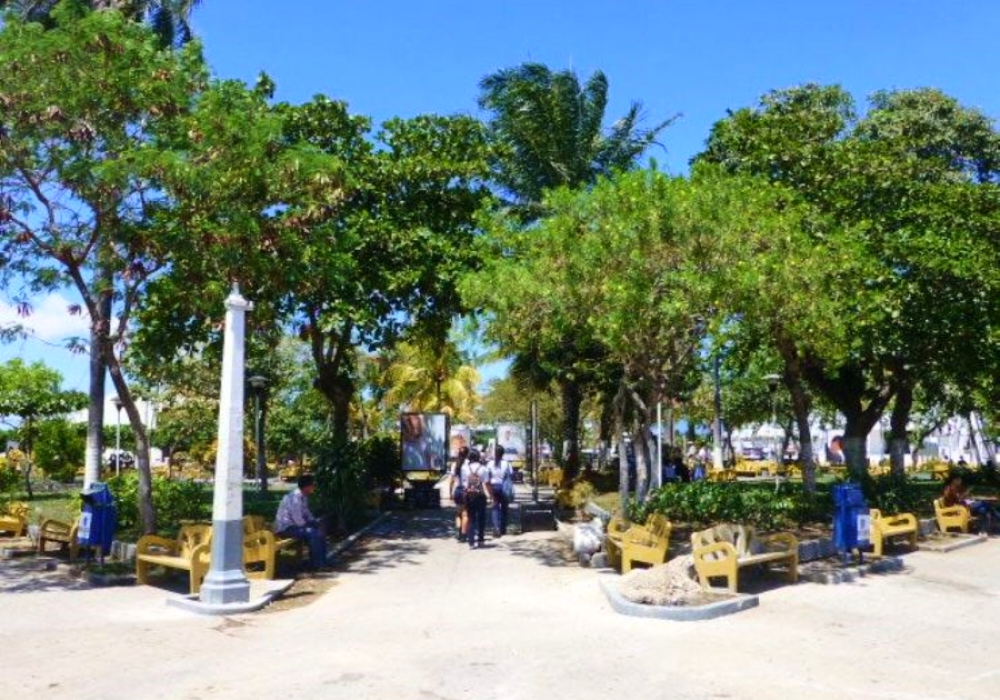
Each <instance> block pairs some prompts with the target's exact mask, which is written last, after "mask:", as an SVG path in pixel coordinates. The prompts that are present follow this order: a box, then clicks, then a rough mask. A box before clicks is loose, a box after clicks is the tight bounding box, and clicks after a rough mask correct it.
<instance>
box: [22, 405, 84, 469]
mask: <svg viewBox="0 0 1000 700" xmlns="http://www.w3.org/2000/svg"><path fill="white" fill-rule="evenodd" d="M86 430H87V426H86V425H79V426H76V425H71V424H70V423H67V422H66V421H64V420H47V421H44V422H43V423H40V424H39V426H38V437H37V438H36V439H35V447H34V457H35V464H36V465H37V466H38V467H39V468H40V469H42V470H43V471H44V472H45V474H46V475H47V476H48V477H49V478H50V479H52V480H53V481H62V482H69V481H73V479H74V477H75V476H76V470H77V469H78V468H79V467H80V466H81V465H82V464H83V455H84V450H85V449H86V443H87V438H86Z"/></svg>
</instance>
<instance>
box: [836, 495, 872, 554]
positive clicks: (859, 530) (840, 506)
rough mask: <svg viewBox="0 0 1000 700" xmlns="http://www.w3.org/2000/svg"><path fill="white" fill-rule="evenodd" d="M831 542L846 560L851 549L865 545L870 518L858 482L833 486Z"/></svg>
mask: <svg viewBox="0 0 1000 700" xmlns="http://www.w3.org/2000/svg"><path fill="white" fill-rule="evenodd" d="M833 505H834V509H833V544H834V546H835V547H836V548H837V549H838V550H839V551H840V552H841V553H842V554H843V556H844V559H845V560H846V559H847V558H848V557H849V556H850V553H851V552H852V551H854V550H855V549H857V550H858V555H859V556H860V554H861V552H860V549H861V547H867V546H868V541H869V533H870V529H871V519H870V514H869V509H868V504H867V503H866V502H865V495H864V493H863V492H862V491H861V486H860V484H855V483H851V482H848V483H845V484H837V485H836V486H834V487H833Z"/></svg>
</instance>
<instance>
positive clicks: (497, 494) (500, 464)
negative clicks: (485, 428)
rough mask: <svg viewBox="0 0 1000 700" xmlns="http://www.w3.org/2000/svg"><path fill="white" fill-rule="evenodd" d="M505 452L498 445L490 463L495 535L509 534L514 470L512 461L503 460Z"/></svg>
mask: <svg viewBox="0 0 1000 700" xmlns="http://www.w3.org/2000/svg"><path fill="white" fill-rule="evenodd" d="M503 454H504V449H503V447H502V446H501V445H497V446H496V449H495V450H494V452H493V460H492V461H491V462H490V463H489V471H490V495H491V496H492V497H493V536H494V537H500V536H502V535H506V534H507V516H508V514H509V511H510V501H511V495H512V494H513V487H514V472H513V470H512V469H511V468H510V463H509V462H505V461H503Z"/></svg>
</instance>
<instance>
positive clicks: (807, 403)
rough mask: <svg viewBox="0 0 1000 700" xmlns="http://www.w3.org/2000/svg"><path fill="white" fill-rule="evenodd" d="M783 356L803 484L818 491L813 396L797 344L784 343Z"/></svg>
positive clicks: (807, 491) (813, 491) (807, 488)
mask: <svg viewBox="0 0 1000 700" xmlns="http://www.w3.org/2000/svg"><path fill="white" fill-rule="evenodd" d="M781 356H782V358H783V359H784V362H785V376H784V382H785V386H786V387H787V388H788V393H789V394H790V395H791V397H792V415H793V416H794V418H795V426H796V431H797V432H798V434H799V462H800V463H801V465H802V486H803V488H804V489H805V491H806V493H815V492H816V458H815V456H814V455H813V443H812V428H811V426H810V425H809V414H810V413H812V396H811V395H810V394H809V392H808V391H807V390H806V386H805V384H804V383H803V381H802V366H801V362H800V360H799V356H798V353H797V352H796V351H795V345H794V344H793V343H791V342H785V343H783V344H782V348H781Z"/></svg>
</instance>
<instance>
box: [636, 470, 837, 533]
mask: <svg viewBox="0 0 1000 700" xmlns="http://www.w3.org/2000/svg"><path fill="white" fill-rule="evenodd" d="M825 500H826V503H827V505H826V507H825V508H824V507H823V505H822V504H823V502H824V499H819V498H815V497H810V496H808V495H807V494H806V493H805V491H804V490H803V489H802V487H801V485H790V484H783V485H782V486H781V487H780V488H779V489H778V491H777V492H775V489H774V486H772V485H763V484H739V483H735V484H734V483H713V482H708V481H696V482H692V483H671V484H665V485H664V486H663V487H661V488H659V489H657V490H655V491H653V492H652V493H650V495H649V497H648V498H647V500H646V502H645V503H643V504H641V505H640V504H637V503H635V502H631V503H630V504H629V512H628V517H629V519H631V520H634V521H637V522H644V521H645V519H646V517H647V516H649V515H650V514H651V513H660V514H662V515H664V516H666V517H667V518H668V519H670V520H672V521H674V522H684V523H689V524H690V525H692V526H693V527H708V526H711V525H715V524H718V523H722V522H733V523H742V524H745V525H753V526H754V527H755V528H757V529H759V530H762V531H764V530H778V529H781V528H786V527H789V526H792V525H795V524H799V523H802V522H807V521H811V520H817V519H828V518H829V515H830V512H831V510H832V504H831V503H830V501H829V499H828V498H827V499H825Z"/></svg>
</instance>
